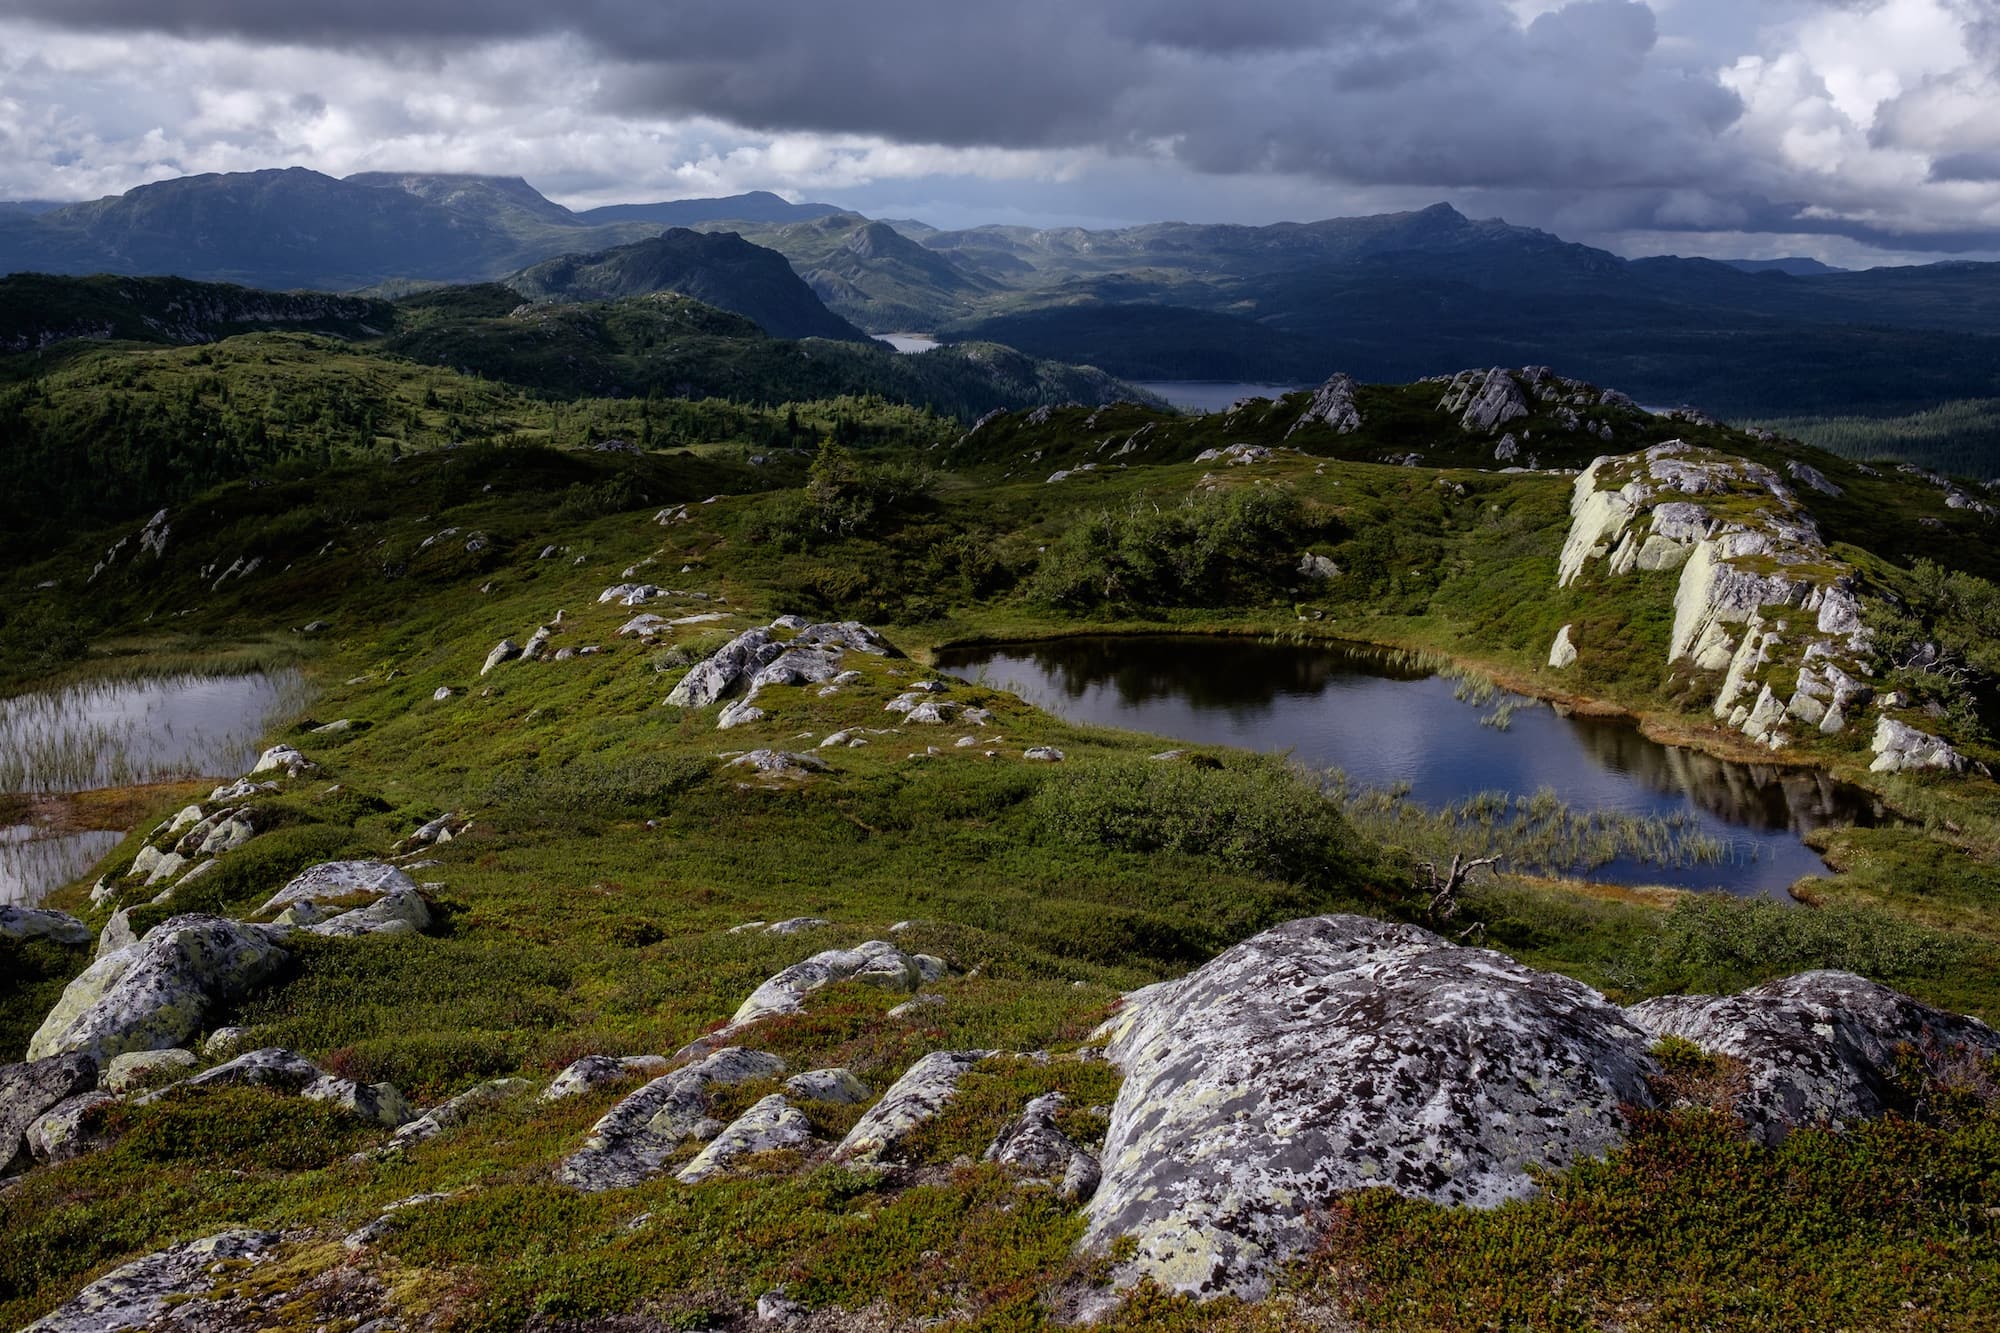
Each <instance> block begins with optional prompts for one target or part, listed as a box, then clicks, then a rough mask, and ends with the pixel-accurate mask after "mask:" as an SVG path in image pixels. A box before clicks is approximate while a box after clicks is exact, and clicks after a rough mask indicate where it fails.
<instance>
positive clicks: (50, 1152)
mask: <svg viewBox="0 0 2000 1333" xmlns="http://www.w3.org/2000/svg"><path fill="white" fill-rule="evenodd" d="M117 1100H118V1099H117V1098H116V1097H115V1096H113V1095H112V1094H110V1093H108V1092H102V1091H98V1090H95V1089H93V1090H92V1091H90V1092H79V1093H77V1094H76V1095H75V1096H74V1097H65V1098H63V1100H61V1101H59V1102H57V1103H56V1104H55V1105H54V1106H51V1107H50V1108H49V1109H48V1110H46V1111H44V1112H42V1113H41V1114H40V1115H39V1116H36V1117H35V1120H34V1123H33V1124H31V1125H29V1126H28V1132H27V1135H26V1138H27V1141H28V1151H29V1152H30V1153H32V1154H34V1158H35V1160H36V1161H38V1162H67V1161H68V1160H70V1158H72V1157H81V1156H82V1155H83V1154H84V1153H87V1152H90V1151H91V1150H92V1149H95V1148H101V1147H103V1146H104V1140H103V1139H102V1137H101V1136H100V1135H98V1134H96V1133H93V1132H92V1131H91V1129H90V1128H89V1127H88V1126H87V1125H86V1124H85V1119H86V1117H88V1116H89V1115H90V1113H91V1112H92V1111H95V1110H96V1109H97V1108H98V1107H100V1106H108V1105H110V1104H111V1103H113V1102H115V1101H117Z"/></svg>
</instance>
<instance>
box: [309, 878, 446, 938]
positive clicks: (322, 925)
mask: <svg viewBox="0 0 2000 1333" xmlns="http://www.w3.org/2000/svg"><path fill="white" fill-rule="evenodd" d="M288 910H297V909H288ZM430 925H431V909H430V905H429V904H428V903H426V902H425V901H424V895H423V894H421V893H418V892H416V891H415V890H412V889H398V890H397V891H395V892H394V893H390V894H387V895H385V896H383V897H380V898H377V899H376V900H375V901H374V902H372V903H369V904H367V905H366V906H365V907H356V908H354V909H352V910H350V911H346V912H342V913H341V914H340V915H338V916H335V917H332V918H330V919H328V920H326V921H321V922H319V923H317V924H315V925H309V926H307V927H306V929H307V930H308V931H309V932H311V933H312V934H314V935H324V936H327V937H328V938H330V939H358V938H359V937H361V936H363V935H416V934H421V933H422V932H423V931H426V930H428V929H430Z"/></svg>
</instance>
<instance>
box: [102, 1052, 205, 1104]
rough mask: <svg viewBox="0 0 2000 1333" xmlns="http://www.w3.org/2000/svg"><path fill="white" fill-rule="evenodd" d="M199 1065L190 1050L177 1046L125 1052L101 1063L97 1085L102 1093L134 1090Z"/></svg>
mask: <svg viewBox="0 0 2000 1333" xmlns="http://www.w3.org/2000/svg"><path fill="white" fill-rule="evenodd" d="M200 1065H201V1061H200V1060H199V1059H198V1058H196V1056H195V1053H194V1052H193V1051H188V1050H183V1049H181V1048H180V1047H178V1046H170V1047H168V1048H167V1049H166V1050H164V1051H127V1052H126V1053H125V1054H123V1055H121V1056H118V1057H117V1058H116V1059H114V1060H113V1061H112V1062H111V1063H110V1064H108V1065H106V1066H105V1068H104V1073H103V1075H102V1077H100V1078H99V1079H98V1086H99V1087H101V1088H103V1089H104V1090H105V1091H106V1092H118V1093H125V1092H137V1091H139V1090H140V1089H142V1088H144V1087H146V1086H147V1085H149V1084H153V1083H159V1082H162V1081H165V1080H167V1079H172V1078H178V1077H181V1076H184V1075H186V1074H191V1073H193V1072H194V1071H195V1070H196V1069H197V1068H199V1067H200Z"/></svg>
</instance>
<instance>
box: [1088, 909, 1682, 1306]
mask: <svg viewBox="0 0 2000 1333" xmlns="http://www.w3.org/2000/svg"><path fill="white" fill-rule="evenodd" d="M1105 1031H1106V1033H1107V1034H1108V1035H1109V1036H1110V1038H1111V1042H1110V1046H1109V1049H1108V1052H1107V1054H1108V1055H1109V1058H1110V1059H1111V1060H1112V1061H1113V1062H1115V1063H1116V1064H1117V1065H1119V1066H1120V1067H1121V1068H1122V1069H1123V1070H1124V1071H1125V1073H1126V1079H1125V1083H1124V1086H1123V1087H1122V1088H1121V1090H1120V1091H1119V1094H1118V1100H1117V1103H1116V1104H1115V1106H1114V1107H1113V1108H1112V1113H1111V1124H1110V1128H1109V1131H1108V1133H1107V1135H1106V1139H1105V1145H1104V1154H1103V1170H1104V1177H1103V1182H1102V1184H1101V1185H1100V1186H1099V1187H1098V1190H1097V1193H1096V1195H1095V1196H1094V1197H1093V1198H1092V1199H1091V1202H1090V1205H1089V1207H1088V1209H1087V1210H1086V1217H1087V1218H1088V1229H1087V1231H1086V1233H1085V1239H1084V1244H1085V1245H1087V1246H1089V1245H1109V1244H1110V1243H1111V1242H1112V1241H1113V1240H1115V1239H1117V1238H1119V1237H1121V1236H1130V1237H1131V1238H1132V1239H1133V1240H1135V1241H1136V1242H1137V1245H1138V1249H1137V1255H1136V1258H1135V1260H1134V1262H1133V1263H1132V1264H1131V1265H1130V1266H1129V1268H1128V1269H1127V1271H1126V1274H1125V1276H1126V1277H1127V1278H1128V1279H1131V1278H1137V1277H1140V1276H1150V1277H1152V1278H1153V1279H1154V1280H1155V1281H1157V1282H1158V1283H1159V1284H1160V1285H1161V1286H1163V1287H1166V1288H1168V1289H1170V1290H1175V1291H1182V1292H1192V1293H1201V1294H1219V1293H1223V1292H1231V1293H1234V1294H1236V1295H1239V1296H1242V1297H1244V1298H1246V1299H1257V1298H1260V1297H1261V1296H1263V1295H1264V1294H1265V1293H1266V1292H1268V1290H1269V1286H1270V1280H1271V1276H1272V1273H1273V1270H1274V1269H1275V1267H1276V1266H1277V1265H1279V1264H1281V1263H1282V1262H1284V1261H1285V1260H1287V1259H1289V1258H1292V1257H1294V1256H1297V1255H1299V1254H1301V1253H1303V1252H1304V1251H1305V1250H1306V1249H1307V1248H1308V1247H1309V1246H1310V1244H1311V1243H1312V1239H1313V1231H1312V1226H1311V1218H1312V1217H1313V1215H1314V1214H1315V1213H1316V1212H1317V1211H1318V1210H1320V1209H1323V1208H1324V1207H1325V1206H1326V1205H1328V1204H1329V1203H1331V1202H1332V1201H1333V1200H1334V1199H1335V1198H1336V1197H1337V1196H1338V1195H1339V1193H1340V1192H1342V1191H1344V1190H1350V1189H1358V1188H1365V1187H1369V1186H1386V1187H1388V1188H1392V1189H1394V1190H1396V1191H1398V1192H1399V1193H1402V1194H1406V1195H1409V1196H1412V1197H1415V1198H1421V1199H1429V1200H1431V1201H1433V1202H1437V1203H1444V1204H1470V1205H1473V1206H1477V1207H1491V1206H1493V1205H1496V1204H1499V1203H1503V1202H1505V1201H1507V1200H1509V1199H1516V1198H1521V1197H1524V1196H1526V1195H1528V1194H1530V1193H1532V1192H1533V1190H1534V1181H1533V1179H1532V1177H1531V1176H1530V1174H1529V1169H1530V1168H1531V1167H1536V1166H1546V1167H1561V1166H1563V1165H1565V1164H1567V1163H1568V1162H1570V1161H1573V1160H1575V1159H1577V1158H1580V1157H1587V1156H1591V1155H1595V1154H1598V1153H1602V1152H1604V1151H1605V1150H1607V1149H1609V1148H1611V1147H1613V1146H1615V1145H1616V1144H1617V1143H1618V1142H1619V1141H1620V1140H1621V1138H1622V1134H1623V1129H1624V1121H1623V1115H1622V1113H1621V1109H1620V1108H1621V1106H1624V1105H1642V1106H1643V1105H1650V1104H1651V1103H1652V1093H1651V1090H1650V1088H1649V1086H1648V1082H1647V1078H1648V1076H1649V1075H1650V1074H1652V1073H1654V1072H1655V1071H1656V1066H1655V1064H1654V1062H1653V1060H1652V1058H1651V1057H1650V1055H1649V1054H1648V1048H1649V1046H1650V1044H1651V1038H1650V1037H1649V1036H1648V1035H1647V1034H1646V1033H1644V1032H1642V1031H1641V1030H1640V1029H1639V1028H1637V1027H1635V1026H1634V1025H1633V1024H1632V1023H1631V1022H1630V1021H1628V1020H1627V1019H1626V1017H1625V1015H1624V1013H1623V1012H1622V1011H1620V1010H1619V1009H1617V1008H1616V1007H1615V1006H1613V1005H1611V1004H1610V1003H1608V1002H1607V1001H1606V1000H1605V999H1604V998H1603V997H1602V996H1601V995H1599V994H1598V993H1597V992H1596V991H1594V990H1591V989H1590V988H1589V987H1588V986H1584V985H1582V984H1581V983H1579V982H1575V981H1571V980H1569V979H1568V978H1565V977H1559V976H1554V975H1551V974H1547V973H1539V972H1534V971H1531V970H1530V969H1528V968H1525V967H1522V966H1521V965H1520V964H1518V963H1515V962H1513V961H1511V960H1510V959H1508V958H1506V957H1504V956H1502V955H1500V954H1497V953H1493V952H1490V951H1488V950H1484V949H1468V948H1462V947H1459V946H1457V945H1453V944H1449V943H1447V942H1446V941H1444V940H1442V939H1440V938H1439V937H1437V936H1435V935H1433V934H1431V933H1429V932H1428V931H1424V930H1420V929H1418V928H1416V927H1414V926H1404V925H1390V924H1386V923H1383V922H1379V921H1372V920H1368V919H1366V918H1363V917H1355V916H1328V917H1312V918H1308V919H1306V920H1302V921H1294V922H1290V923H1288V924H1286V925H1283V926H1279V927H1277V928H1275V929H1273V930H1269V931H1266V932H1264V933H1263V934H1261V935H1258V936H1256V937H1254V938H1252V939H1249V940H1246V941H1244V942H1243V943H1241V944H1239V945H1237V946H1235V947H1234V948H1232V949H1229V950H1227V951H1226V952H1224V953H1222V954H1221V955H1219V956H1218V957H1216V958H1215V959H1214V960H1213V961H1211V962H1209V963H1207V964H1206V965H1204V966H1203V967H1201V968H1199V969H1197V970H1196V971H1195V972H1193V973H1191V974H1189V975H1188V976H1186V977H1184V978H1182V979H1181V980H1179V981H1175V982H1169V983H1164V984H1162V985H1158V986H1153V987H1149V988H1147V989H1146V990H1144V991H1140V992H1138V993H1136V994H1135V995H1134V996H1132V997H1130V998H1129V1000H1128V1004H1127V1007H1126V1009H1125V1011H1124V1012H1123V1013H1122V1014H1120V1015H1119V1017H1117V1018H1116V1019H1114V1020H1113V1021H1112V1022H1111V1023H1110V1024H1107V1025H1106V1029H1105Z"/></svg>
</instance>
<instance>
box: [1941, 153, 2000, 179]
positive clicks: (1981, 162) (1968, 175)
mask: <svg viewBox="0 0 2000 1333" xmlns="http://www.w3.org/2000/svg"><path fill="white" fill-rule="evenodd" d="M1931 179H1932V180H1934V181H2000V149H1988V150H1986V151H1984V152H1973V153H1951V154H1949V155H1947V156H1945V157H1940V158H1938V159H1936V160H1935V161H1933V162H1932V163H1931Z"/></svg>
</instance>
